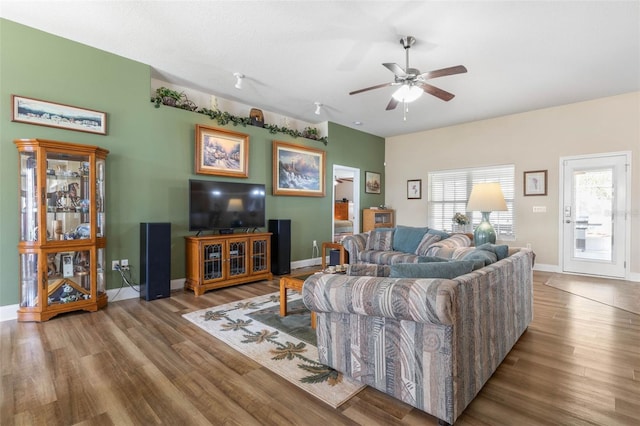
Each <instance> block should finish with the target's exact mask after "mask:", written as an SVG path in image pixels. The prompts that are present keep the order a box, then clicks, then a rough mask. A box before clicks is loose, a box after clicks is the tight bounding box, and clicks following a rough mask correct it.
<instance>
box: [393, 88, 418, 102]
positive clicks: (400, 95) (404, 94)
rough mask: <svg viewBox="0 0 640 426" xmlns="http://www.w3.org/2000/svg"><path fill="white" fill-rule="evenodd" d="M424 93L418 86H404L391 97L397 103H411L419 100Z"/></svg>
mask: <svg viewBox="0 0 640 426" xmlns="http://www.w3.org/2000/svg"><path fill="white" fill-rule="evenodd" d="M423 93H424V91H423V90H422V89H421V88H419V87H418V86H410V85H407V84H403V85H402V86H400V88H399V89H398V90H396V91H395V92H394V93H393V95H391V96H392V97H393V99H395V100H396V101H399V102H407V103H409V102H413V101H415V100H416V99H418V98H419V97H420V96H422V94H423Z"/></svg>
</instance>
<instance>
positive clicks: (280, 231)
mask: <svg viewBox="0 0 640 426" xmlns="http://www.w3.org/2000/svg"><path fill="white" fill-rule="evenodd" d="M269 232H271V272H272V273H273V274H276V275H285V274H288V273H290V272H291V219H269Z"/></svg>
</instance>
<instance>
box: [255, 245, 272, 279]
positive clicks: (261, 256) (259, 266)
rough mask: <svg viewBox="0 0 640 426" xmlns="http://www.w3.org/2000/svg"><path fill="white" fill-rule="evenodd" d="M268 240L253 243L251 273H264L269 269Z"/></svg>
mask: <svg viewBox="0 0 640 426" xmlns="http://www.w3.org/2000/svg"><path fill="white" fill-rule="evenodd" d="M268 244H269V241H268V240H267V239H266V238H261V239H254V240H252V241H251V273H256V272H263V271H266V270H268V269H269V266H270V265H269V264H268V260H269V257H268V256H267V245H268Z"/></svg>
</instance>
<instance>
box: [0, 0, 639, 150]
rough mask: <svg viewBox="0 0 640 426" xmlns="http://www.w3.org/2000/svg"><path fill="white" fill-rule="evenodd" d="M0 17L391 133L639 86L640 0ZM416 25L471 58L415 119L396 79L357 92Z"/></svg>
mask: <svg viewBox="0 0 640 426" xmlns="http://www.w3.org/2000/svg"><path fill="white" fill-rule="evenodd" d="M0 16H1V17H3V18H6V19H9V20H12V21H15V22H19V23H22V24H25V25H27V26H31V27H35V28H38V29H41V30H43V31H46V32H49V33H52V34H56V35H59V36H62V37H65V38H68V39H71V40H75V41H78V42H81V43H84V44H87V45H89V46H93V47H96V48H99V49H103V50H106V51H109V52H112V53H115V54H118V55H121V56H124V57H126V58H130V59H134V60H136V61H140V62H142V63H145V64H149V65H150V66H151V67H152V69H153V75H154V77H156V78H158V79H161V80H164V81H167V82H170V83H174V84H177V85H180V86H184V87H189V88H193V89H196V90H200V91H203V92H205V93H210V94H214V95H216V96H219V97H222V98H226V99H231V100H234V101H238V102H242V103H245V104H248V105H251V106H253V107H257V108H261V109H263V110H266V111H272V112H276V113H279V114H283V115H287V116H290V117H293V118H297V119H300V120H303V121H307V122H311V123H318V122H323V121H327V120H329V121H333V122H335V123H339V124H342V125H345V126H347V127H353V128H358V129H360V130H362V131H365V132H367V133H371V134H375V135H379V136H383V137H387V136H393V135H398V134H406V133H412V132H416V131H421V130H426V129H432V128H437V127H443V126H449V125H453V124H457V123H463V122H469V121H475V120H481V119H486V118H491V117H497V116H502V115H506V114H513V113H518V112H524V111H530V110H534V109H539V108H545V107H550V106H555V105H562V104H568V103H573V102H579V101H584V100H589V99H595V98H599V97H605V96H611V95H617V94H621V93H627V92H632V91H638V90H640V2H639V1H527V2H524V1H473V2H466V1H449V2H445V1H437V2H435V1H420V2H401V1H373V2H366V1H335V2H329V1H255V2H245V1H209V2H205V1H177V0H175V1H162V2H160V1H41V2H35V1H5V0H1V1H0ZM404 35H411V36H414V37H416V39H417V43H416V44H415V45H414V46H413V48H412V49H411V53H410V54H411V58H410V60H411V62H410V64H411V66H412V67H415V68H418V69H420V70H421V72H426V71H430V70H434V69H439V68H444V67H449V66H453V65H459V64H462V65H465V66H466V67H467V69H468V70H469V72H468V73H466V74H459V75H454V76H448V77H443V78H439V79H434V80H431V81H430V82H431V84H433V85H435V86H438V87H440V88H442V89H445V90H447V91H449V92H452V93H454V94H455V95H456V97H455V98H454V99H453V100H451V101H450V102H444V101H441V100H439V99H437V98H435V97H433V96H431V95H426V94H425V95H424V96H422V97H421V98H420V99H419V100H417V101H416V102H414V103H412V104H410V106H409V112H408V113H407V119H406V121H404V120H403V111H402V108H401V106H399V107H398V108H397V109H396V110H394V111H385V107H386V105H387V103H388V101H389V99H390V96H391V93H392V92H393V91H394V90H395V89H394V88H393V87H386V88H382V89H378V90H374V91H369V92H366V93H362V94H358V95H354V96H350V95H349V94H348V93H349V92H351V91H354V90H357V89H361V88H364V87H369V86H373V85H376V84H380V83H386V82H391V81H392V80H393V74H392V73H391V72H390V71H389V70H387V69H386V68H385V67H383V66H382V65H381V64H382V63H383V62H395V63H398V64H399V65H400V66H402V67H404V65H405V64H404V61H405V57H404V50H403V48H402V46H401V45H400V43H399V39H400V37H401V36H404ZM234 72H240V73H243V74H245V75H246V79H245V81H244V87H243V89H242V90H237V89H235V88H234V84H235V78H234V77H233V73H234ZM314 102H321V103H322V104H324V106H325V107H324V109H323V110H322V113H321V115H320V116H317V115H315V114H314V109H315V106H314ZM355 121H361V122H362V123H363V124H362V125H360V126H356V125H355V124H354V122H355Z"/></svg>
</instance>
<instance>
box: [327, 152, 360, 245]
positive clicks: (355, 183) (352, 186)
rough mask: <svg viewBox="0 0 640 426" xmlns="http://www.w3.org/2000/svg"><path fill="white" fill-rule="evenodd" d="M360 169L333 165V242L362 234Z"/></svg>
mask: <svg viewBox="0 0 640 426" xmlns="http://www.w3.org/2000/svg"><path fill="white" fill-rule="evenodd" d="M359 188H360V169H356V168H353V167H348V166H341V165H338V164H334V165H333V198H332V200H333V203H332V205H331V218H332V219H331V230H332V241H333V242H336V243H339V242H341V241H342V239H343V238H344V237H346V236H347V235H352V234H357V233H359V232H360V214H359V212H360V190H359Z"/></svg>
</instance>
